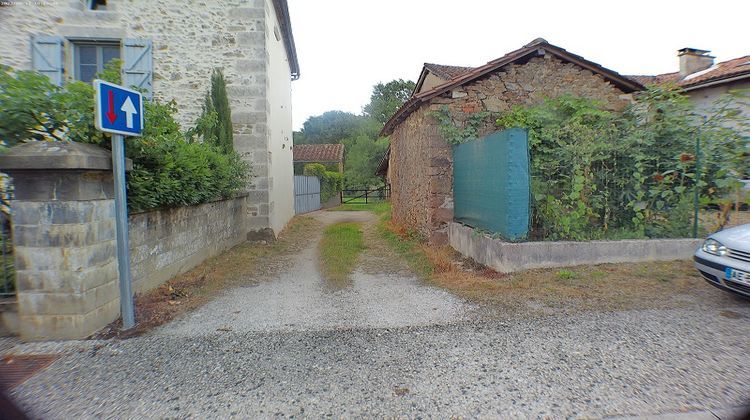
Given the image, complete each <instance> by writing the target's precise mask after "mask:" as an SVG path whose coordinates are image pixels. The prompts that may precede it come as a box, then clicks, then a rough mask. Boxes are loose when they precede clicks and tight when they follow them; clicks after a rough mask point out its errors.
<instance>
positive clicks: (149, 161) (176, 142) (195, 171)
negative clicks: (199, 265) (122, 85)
mask: <svg viewBox="0 0 750 420" xmlns="http://www.w3.org/2000/svg"><path fill="white" fill-rule="evenodd" d="M127 150H128V153H127V154H128V157H129V158H131V159H133V162H134V165H133V171H132V172H130V174H129V176H128V198H129V201H128V205H129V207H130V209H131V210H133V211H142V210H148V209H152V208H157V207H181V206H190V205H195V204H200V203H205V202H208V201H211V200H214V199H219V198H229V197H231V196H232V195H234V193H235V192H236V191H238V190H239V189H241V188H242V187H243V186H244V185H245V182H246V179H247V176H248V173H249V167H248V164H247V163H246V162H244V161H242V160H241V159H240V157H239V155H238V154H236V153H230V154H227V153H224V151H223V150H220V149H218V148H217V147H215V146H212V145H208V144H205V143H191V142H187V141H185V139H184V138H183V137H182V135H180V134H179V133H177V134H171V135H170V134H163V135H158V136H154V137H143V138H141V139H138V140H135V141H133V142H131V143H129V144H128V148H127Z"/></svg>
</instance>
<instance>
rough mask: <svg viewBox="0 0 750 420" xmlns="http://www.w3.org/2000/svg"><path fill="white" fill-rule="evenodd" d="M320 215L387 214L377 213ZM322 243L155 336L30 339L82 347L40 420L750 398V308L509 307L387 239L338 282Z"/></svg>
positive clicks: (66, 361)
mask: <svg viewBox="0 0 750 420" xmlns="http://www.w3.org/2000/svg"><path fill="white" fill-rule="evenodd" d="M342 213H343V214H342ZM315 217H317V218H319V220H322V221H323V222H325V223H332V222H336V221H343V220H355V221H360V222H363V223H365V225H366V226H368V228H371V226H372V223H373V217H372V215H370V214H369V213H351V212H349V213H344V212H335V213H334V212H327V213H326V212H321V213H317V214H316V216H315ZM366 237H367V238H368V240H370V241H372V240H373V237H372V235H370V236H366ZM316 239H317V238H311V241H310V245H309V246H308V247H307V248H306V249H305V250H304V251H303V252H302V253H300V254H299V255H298V257H297V258H295V260H294V263H293V264H291V265H290V266H289V267H288V269H287V270H284V271H283V272H282V273H280V274H279V275H278V278H275V279H273V280H272V281H269V282H266V283H261V284H260V285H258V286H254V287H240V288H237V289H234V290H230V291H227V292H226V293H224V294H223V295H221V296H219V297H218V298H217V299H215V300H214V301H213V302H211V303H209V304H207V305H205V306H204V307H202V308H201V309H199V310H198V311H195V312H193V313H192V314H190V315H188V316H186V317H183V318H182V319H178V320H176V321H174V322H172V323H170V324H167V325H165V326H163V327H161V328H159V329H157V330H154V331H153V332H151V333H150V334H147V335H145V336H142V337H137V338H133V339H129V340H123V341H119V340H110V341H87V342H73V343H67V344H64V345H58V344H53V343H33V344H26V345H18V346H16V348H15V349H14V351H15V352H63V353H65V354H66V356H64V357H62V358H61V359H60V360H58V361H57V362H55V363H54V364H53V365H52V366H50V367H49V368H47V369H46V370H44V371H42V372H41V373H39V374H37V375H35V376H34V377H32V378H31V379H30V380H28V381H27V382H26V383H25V384H23V385H22V386H20V387H18V388H16V390H15V391H14V396H15V397H16V398H17V399H19V400H20V401H21V403H22V404H23V406H24V407H25V408H26V409H28V410H29V411H30V412H31V414H32V415H34V416H37V417H39V418H61V419H62V418H80V417H83V418H141V417H149V418H154V417H156V418H165V417H169V418H187V417H193V418H206V417H208V418H227V417H237V418H248V417H272V416H296V417H323V416H333V417H361V416H367V417H395V416H406V417H425V416H430V417H450V416H462V417H479V416H482V417H498V416H502V417H532V418H535V417H544V416H551V417H553V418H563V417H587V418H590V417H595V418H596V417H607V416H633V415H643V414H655V413H676V412H685V411H693V410H707V409H716V408H726V407H732V406H738V405H742V404H745V403H746V400H745V398H747V396H748V395H750V381H749V379H750V373H749V371H748V369H747V364H748V356H747V355H748V353H750V304H748V303H747V302H745V301H742V300H739V299H735V298H732V297H729V296H726V297H725V298H723V299H718V301H720V302H722V305H721V306H720V307H710V306H702V307H700V308H682V309H670V310H638V311H621V312H582V313H579V314H575V315H570V316H559V315H558V316H556V315H555V314H552V315H542V314H537V315H534V314H530V313H527V312H524V313H523V314H513V313H506V312H503V313H502V314H499V313H497V312H491V311H485V310H483V308H481V307H478V306H476V305H474V304H471V303H468V302H465V301H462V300H460V299H458V298H456V297H454V296H453V295H451V294H449V293H447V292H445V291H443V290H440V289H435V288H431V287H428V286H426V285H424V284H422V283H420V281H419V280H418V279H417V278H415V277H414V276H412V275H410V274H409V272H408V271H407V270H405V268H404V267H403V265H400V263H399V262H398V261H396V260H394V258H395V257H394V256H393V255H390V254H388V253H387V251H386V250H385V248H383V247H381V246H378V245H377V244H373V246H371V247H370V248H369V249H368V250H367V251H366V252H365V255H363V256H362V260H363V264H362V268H361V269H360V270H358V271H357V272H356V273H355V274H354V275H353V278H352V282H351V285H350V286H349V287H347V288H344V289H339V290H331V289H330V288H328V287H326V284H325V281H324V280H322V279H321V278H320V276H319V275H318V274H317V273H318V272H317V268H316V263H315V261H316V242H317V241H316ZM386 262H389V264H386ZM378 267H381V269H378ZM706 287H710V286H708V285H706ZM715 293H717V294H720V295H721V291H718V290H716V291H715ZM722 296H723V295H722Z"/></svg>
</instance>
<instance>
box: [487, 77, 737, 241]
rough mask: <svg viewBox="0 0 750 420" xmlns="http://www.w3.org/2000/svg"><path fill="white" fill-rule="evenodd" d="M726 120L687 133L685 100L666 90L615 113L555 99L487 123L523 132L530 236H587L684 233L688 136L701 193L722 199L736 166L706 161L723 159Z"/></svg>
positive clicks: (690, 182)
mask: <svg viewBox="0 0 750 420" xmlns="http://www.w3.org/2000/svg"><path fill="white" fill-rule="evenodd" d="M718 121H721V123H719V122H718ZM726 122H727V118H718V119H717V120H716V127H710V126H709V125H708V124H702V125H700V126H699V127H696V118H695V114H694V113H693V112H692V109H691V107H690V103H689V101H688V100H687V98H686V97H685V96H684V95H682V94H681V93H680V92H679V91H678V90H676V89H675V88H673V87H669V86H667V87H651V88H649V89H648V90H646V91H645V92H642V93H641V94H640V95H639V96H638V98H637V103H635V104H634V105H632V106H630V107H629V108H628V109H627V110H626V111H625V112H623V113H616V112H612V111H608V110H606V109H604V108H603V107H602V106H601V104H600V103H598V102H596V101H593V100H590V99H586V98H577V97H572V96H569V95H563V96H560V97H558V98H554V99H548V100H546V101H545V102H544V103H542V104H540V105H537V106H533V107H527V108H523V107H515V108H513V109H512V110H511V111H509V112H507V113H505V114H503V115H502V116H500V118H498V120H497V125H498V126H499V127H502V128H510V127H522V128H527V129H528V130H529V147H530V155H531V162H530V169H531V173H532V183H531V189H532V205H533V209H532V236H533V237H535V238H537V239H553V240H555V239H572V240H587V239H600V238H624V237H686V236H690V233H691V226H692V217H693V216H692V209H693V202H694V200H693V199H692V194H693V191H694V188H695V187H696V174H695V169H696V156H695V141H696V136H700V137H701V139H703V141H704V148H703V150H705V153H706V160H707V161H710V162H711V165H707V166H708V167H705V166H704V171H703V174H702V176H701V180H700V181H699V182H700V183H699V184H698V188H700V190H701V192H702V194H704V195H705V196H722V195H723V194H725V193H726V192H727V191H728V190H727V186H729V184H733V183H736V182H737V181H736V180H737V174H738V173H739V170H740V166H741V165H735V164H734V163H731V162H732V159H730V158H723V159H722V158H716V157H715V156H717V155H722V153H729V154H731V153H732V152H729V150H728V149H730V148H729V147H727V146H725V145H724V142H726V141H727V140H726V139H727V138H728V134H727V132H726V130H731V129H730V128H727V125H726ZM717 127H721V128H717ZM732 145H733V146H732V147H737V146H738V143H732ZM737 150H742V148H739V149H734V152H733V153H734V154H736V153H737ZM709 156H710V158H709ZM733 165H735V166H733ZM725 183H726V185H725Z"/></svg>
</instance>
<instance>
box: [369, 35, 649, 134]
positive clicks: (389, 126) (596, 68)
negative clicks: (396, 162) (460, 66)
mask: <svg viewBox="0 0 750 420" xmlns="http://www.w3.org/2000/svg"><path fill="white" fill-rule="evenodd" d="M546 51H548V52H550V53H552V54H553V55H555V56H556V57H557V58H559V59H562V60H564V61H569V62H572V63H573V64H576V65H578V66H579V67H582V68H585V69H587V70H589V71H591V72H593V73H597V74H601V75H604V76H605V77H606V78H607V79H608V81H609V82H610V83H613V84H614V85H615V86H617V87H618V88H620V89H621V90H623V92H625V93H631V92H635V91H639V90H643V89H645V87H644V86H643V85H642V84H640V83H638V82H636V81H635V80H631V79H628V78H627V77H625V76H622V75H620V74H619V73H617V72H614V71H612V70H609V69H607V68H605V67H602V66H600V65H598V64H596V63H593V62H591V61H588V60H586V59H585V58H583V57H581V56H578V55H575V54H572V53H570V52H568V51H566V50H564V49H562V48H559V47H556V46H554V45H552V44H549V43H547V42H544V43H538V44H534V45H533V46H526V47H523V48H520V49H518V50H516V51H512V52H510V53H508V54H506V55H505V56H503V57H500V58H498V59H496V60H492V61H490V62H488V63H487V64H485V65H483V66H480V67H477V68H476V69H474V70H473V71H470V72H468V73H466V74H464V75H462V76H459V77H457V78H455V79H452V80H450V81H448V82H446V83H443V84H441V85H438V86H436V87H434V88H433V89H430V90H428V91H426V92H421V93H418V94H415V95H414V96H413V97H412V98H411V99H410V100H409V101H407V102H406V103H405V104H404V105H403V106H402V107H401V108H399V110H398V111H396V113H395V114H394V115H393V116H392V117H391V118H390V119H389V120H388V121H387V122H386V123H385V125H384V126H383V129H382V130H381V131H380V135H381V136H387V135H390V134H391V133H393V130H394V129H395V126H396V125H397V124H398V123H400V122H401V119H402V116H403V115H404V114H407V115H408V114H410V113H411V112H413V111H414V109H416V107H418V106H419V105H421V104H422V103H423V102H424V101H425V100H429V99H432V98H434V97H436V96H439V95H441V94H443V93H445V92H448V91H450V90H452V89H455V88H456V87H459V86H462V85H464V84H466V83H468V82H471V81H473V80H476V79H479V78H481V77H483V76H485V75H487V74H488V73H492V72H493V71H496V70H497V69H500V68H502V67H504V66H506V65H508V64H510V63H513V62H515V61H518V60H521V59H523V58H525V57H527V56H529V55H535V56H540V55H544V54H545V52H546Z"/></svg>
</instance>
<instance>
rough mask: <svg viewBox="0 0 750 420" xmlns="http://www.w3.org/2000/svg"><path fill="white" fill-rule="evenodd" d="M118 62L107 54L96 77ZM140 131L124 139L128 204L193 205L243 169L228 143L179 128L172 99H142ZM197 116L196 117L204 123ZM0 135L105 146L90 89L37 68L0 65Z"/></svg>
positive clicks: (243, 176) (111, 72) (239, 179)
mask: <svg viewBox="0 0 750 420" xmlns="http://www.w3.org/2000/svg"><path fill="white" fill-rule="evenodd" d="M119 65H120V64H119V62H117V60H113V61H112V62H110V64H109V65H108V66H107V69H106V70H105V71H104V72H103V73H102V74H99V75H98V77H100V78H103V79H105V80H108V81H111V82H113V83H116V82H118V81H119V74H120V72H119ZM144 112H145V115H144V122H145V126H144V130H143V136H142V137H131V138H128V139H127V140H126V145H125V153H126V155H127V157H128V158H130V159H132V160H133V171H131V172H130V173H128V176H127V188H128V207H129V208H130V210H132V211H143V210H149V209H154V208H162V207H178V206H185V205H194V204H199V203H203V202H207V201H210V200H213V199H218V198H228V197H230V196H232V195H233V194H234V193H236V192H237V191H238V190H240V189H241V188H242V187H243V186H244V185H245V183H246V182H247V180H248V177H249V176H250V167H249V165H248V164H247V163H246V162H244V161H242V160H241V159H240V157H239V155H238V154H237V153H236V152H234V151H233V150H229V151H226V150H225V149H224V148H219V147H217V146H215V145H212V144H209V143H201V142H198V141H196V140H195V139H194V138H193V133H195V130H189V131H188V133H183V132H182V131H181V130H180V126H179V124H178V123H177V122H176V121H175V119H174V115H175V113H176V112H177V106H176V104H175V103H174V102H168V103H159V102H156V101H151V102H149V101H146V102H145V103H144ZM203 122H204V121H199V123H203ZM0 140H2V141H3V142H4V143H5V144H6V145H14V144H17V143H19V142H23V141H33V140H40V141H78V142H84V143H93V144H97V145H100V146H102V147H105V148H108V149H109V148H111V144H110V141H109V137H108V136H105V135H104V134H103V133H101V132H99V131H98V130H96V129H95V128H94V89H93V87H92V86H91V85H88V84H86V83H82V82H72V83H68V84H66V85H65V86H64V87H59V86H55V85H53V84H52V83H50V81H49V79H48V78H47V77H46V76H44V75H41V74H39V73H36V72H31V71H17V72H12V71H11V69H10V68H9V67H2V68H0Z"/></svg>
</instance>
